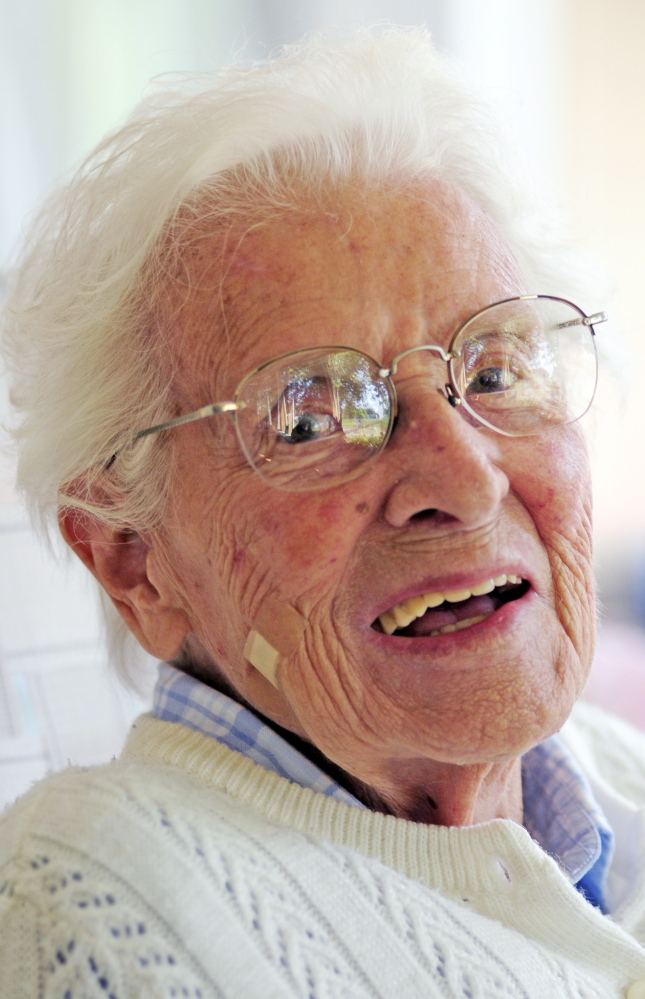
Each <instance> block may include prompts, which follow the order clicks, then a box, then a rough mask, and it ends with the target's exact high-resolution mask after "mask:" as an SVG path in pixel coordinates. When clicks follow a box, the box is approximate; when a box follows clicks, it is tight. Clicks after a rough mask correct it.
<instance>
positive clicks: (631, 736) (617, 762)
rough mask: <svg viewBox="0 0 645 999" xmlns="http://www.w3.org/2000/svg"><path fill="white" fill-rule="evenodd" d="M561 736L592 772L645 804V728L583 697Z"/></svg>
mask: <svg viewBox="0 0 645 999" xmlns="http://www.w3.org/2000/svg"><path fill="white" fill-rule="evenodd" d="M560 736H561V738H562V740H563V742H564V743H565V744H566V745H567V746H568V748H569V749H570V750H571V752H572V753H573V754H574V756H575V757H576V759H577V760H578V761H579V762H580V764H581V765H582V766H583V768H584V769H585V770H587V772H588V773H589V774H590V776H592V777H595V778H596V779H597V778H600V779H601V780H603V781H605V782H606V783H607V784H608V785H609V786H610V787H611V788H612V789H613V790H614V791H617V792H618V793H619V794H622V795H624V796H625V797H626V798H628V799H629V800H630V801H632V802H633V803H634V804H635V805H645V732H641V731H640V730H639V729H637V728H635V727H634V726H633V725H631V724H630V723H629V722H627V721H625V720H624V719H622V718H618V717H616V716H615V715H612V714H609V713H608V712H607V711H604V710H603V709H602V708H600V707H598V706H597V705H594V704H589V703H588V702H586V701H579V702H578V703H577V704H576V706H575V708H574V710H573V712H572V714H571V717H570V718H569V720H568V721H567V722H566V724H565V725H564V726H563V728H562V731H561V732H560Z"/></svg>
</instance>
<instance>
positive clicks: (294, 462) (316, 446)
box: [236, 347, 392, 489]
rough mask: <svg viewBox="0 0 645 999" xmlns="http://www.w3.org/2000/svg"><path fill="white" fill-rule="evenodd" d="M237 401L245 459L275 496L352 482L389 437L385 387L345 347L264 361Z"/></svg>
mask: <svg viewBox="0 0 645 999" xmlns="http://www.w3.org/2000/svg"><path fill="white" fill-rule="evenodd" d="M237 401H238V402H239V403H242V406H241V408H240V410H239V411H238V413H237V414H236V416H237V426H238V434H239V438H240V442H241V444H242V448H243V450H244V453H245V454H246V457H247V458H248V460H249V461H250V463H251V464H252V465H253V467H254V468H255V469H257V471H258V472H260V474H261V475H263V476H264V477H265V478H269V479H271V483H272V485H274V486H277V487H278V488H282V489H308V488H309V489H311V488H314V487H315V486H316V485H318V486H324V485H327V484H331V481H332V480H345V479H348V478H352V477H353V476H354V475H356V474H358V471H359V470H360V466H361V465H362V464H363V462H365V461H367V460H368V459H369V458H371V457H372V456H373V455H374V454H377V453H378V452H379V451H380V449H381V448H382V447H383V445H384V443H385V441H386V440H387V436H388V434H389V430H390V415H391V412H392V399H391V397H390V387H389V384H388V383H387V382H386V381H384V380H383V379H382V378H380V377H379V374H378V366H377V364H376V362H375V361H373V360H372V359H371V358H369V357H367V356H366V355H365V354H361V353H360V352H359V351H355V350H351V349H348V348H337V349H334V348H331V349H330V348H328V347H326V348H322V349H314V350H301V351H298V352H297V353H295V354H291V355H287V356H286V357H284V358H278V359H277V360H275V361H270V362H269V363H268V364H265V365H264V366H263V367H262V368H260V369H259V371H256V372H254V373H253V374H252V375H251V376H249V377H248V378H247V379H246V380H245V381H244V382H243V383H242V385H241V387H240V390H239V393H238V398H237Z"/></svg>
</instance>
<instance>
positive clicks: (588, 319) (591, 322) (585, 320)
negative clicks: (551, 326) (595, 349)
mask: <svg viewBox="0 0 645 999" xmlns="http://www.w3.org/2000/svg"><path fill="white" fill-rule="evenodd" d="M606 322H607V313H606V312H594V314H593V316H582V317H581V318H580V319H570V320H569V322H567V323H558V327H557V328H558V329H559V330H565V329H566V328H567V327H568V326H580V325H582V326H590V327H591V329H592V332H593V327H594V326H597V325H598V323H606Z"/></svg>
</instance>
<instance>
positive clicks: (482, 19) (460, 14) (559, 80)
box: [0, 0, 645, 807]
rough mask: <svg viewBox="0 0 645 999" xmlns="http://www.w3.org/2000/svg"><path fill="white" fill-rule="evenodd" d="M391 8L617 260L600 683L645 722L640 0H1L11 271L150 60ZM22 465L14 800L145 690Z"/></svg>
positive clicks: (8, 612)
mask: <svg viewBox="0 0 645 999" xmlns="http://www.w3.org/2000/svg"><path fill="white" fill-rule="evenodd" d="M380 20H390V21H392V22H394V23H397V24H419V23H425V24H426V25H427V26H428V27H429V29H430V30H431V32H432V34H433V36H434V39H435V42H436V44H437V45H438V46H439V47H440V48H441V49H443V50H445V51H448V52H450V53H452V54H453V55H455V56H457V57H458V58H459V59H460V60H461V61H462V63H463V65H464V69H465V72H466V73H467V75H468V77H469V78H470V80H471V82H472V84H473V85H474V87H475V88H476V90H477V91H478V92H479V94H480V95H481V97H482V98H483V99H485V100H486V101H488V102H489V103H490V104H492V105H493V106H494V107H495V108H496V109H497V110H498V112H499V115H500V117H501V119H502V120H503V122H504V123H505V126H506V128H507V129H508V131H509V132H510V134H511V135H512V137H513V139H514V141H515V142H516V144H518V145H519V147H520V151H521V155H522V157H523V159H524V162H525V164H526V168H527V170H528V172H529V173H530V175H531V177H532V178H533V182H534V183H535V184H536V185H537V186H538V187H540V188H543V189H544V190H545V191H546V192H547V193H548V195H549V196H550V197H551V198H552V199H555V201H556V202H558V203H559V204H561V205H562V206H563V208H564V209H565V211H566V212H568V214H569V218H570V222H571V227H572V232H573V234H574V236H575V238H576V240H577V241H578V243H579V245H580V246H581V247H583V248H586V249H588V250H591V251H592V252H593V253H594V254H595V255H596V257H597V258H599V260H600V261H601V263H602V264H603V265H604V266H605V268H606V271H607V274H608V275H609V290H610V292H611V295H610V301H607V300H606V298H607V296H606V292H605V290H604V289H603V290H602V291H601V290H600V289H599V291H598V300H597V301H589V302H582V303H581V305H582V306H583V307H584V308H586V309H587V311H594V310H596V309H597V308H602V307H607V308H611V312H612V319H613V328H614V332H616V331H617V332H618V334H619V336H620V338H621V339H620V342H619V343H618V344H617V346H616V351H617V364H616V369H617V374H616V375H615V376H613V378H612V376H609V375H607V374H604V375H603V378H602V384H601V391H600V400H599V405H598V407H597V408H596V412H595V414H594V416H593V417H592V418H591V420H590V422H589V432H590V437H591V442H592V443H591V447H592V458H593V465H594V473H595V507H596V546H597V560H598V575H599V580H600V585H601V598H602V601H603V604H604V608H605V611H604V624H603V628H602V631H601V639H600V645H599V653H598V657H597V667H596V669H595V671H594V674H593V675H592V680H591V683H590V687H589V696H591V697H593V698H594V699H596V700H599V701H600V702H601V703H603V704H604V705H605V706H607V707H610V708H613V709H614V710H618V711H620V712H622V713H623V714H625V715H626V716H627V717H629V718H631V719H632V720H633V721H634V722H636V723H637V724H640V725H641V726H642V727H645V652H644V649H645V639H644V638H643V632H642V631H641V627H642V626H643V625H645V555H644V553H645V502H644V500H643V493H644V491H645V490H644V487H645V469H644V465H645V447H644V444H643V439H642V437H643V432H644V430H645V392H644V391H643V384H644V381H645V342H644V340H643V335H642V331H643V326H644V323H643V318H642V316H643V310H644V308H645V306H644V305H643V302H642V300H641V297H642V290H643V285H644V281H643V277H642V275H643V274H645V239H644V238H643V234H644V233H645V196H644V195H643V193H642V190H641V187H642V183H643V181H642V178H643V177H645V120H644V118H645V112H644V110H643V109H644V107H645V61H644V60H643V58H642V50H643V43H644V42H645V4H643V3H642V0H612V2H611V3H609V2H608V0H486V2H485V3H483V2H482V0H234V2H232V0H0V274H5V273H6V270H7V269H8V267H9V265H10V260H11V255H12V252H13V248H14V246H15V244H16V241H17V240H18V239H19V236H20V233H21V231H22V228H23V226H24V224H25V220H27V219H28V218H29V215H30V213H31V212H32V211H33V209H34V207H35V206H36V205H37V204H38V203H39V201H40V200H41V199H42V198H43V196H44V195H45V194H46V193H47V192H48V191H49V190H50V188H51V187H52V185H54V184H55V183H56V182H57V180H59V179H60V178H61V177H63V176H64V175H65V174H66V173H67V172H68V171H69V170H70V169H71V168H73V167H74V165H75V164H77V163H78V161H79V160H80V158H81V157H82V156H83V155H84V154H85V153H86V152H87V151H88V150H89V148H90V147H91V146H92V145H93V144H94V143H95V142H96V141H98V139H99V138H101V136H102V135H103V133H104V132H105V131H106V130H107V129H109V128H111V127H113V126H114V125H115V124H117V123H118V122H119V121H121V120H122V119H123V117H124V116H125V115H126V114H127V112H128V111H129V110H130V108H131V107H132V106H133V105H134V104H135V103H136V102H137V101H138V100H139V99H140V98H141V97H142V95H143V94H144V92H145V88H146V85H147V83H148V81H149V79H150V78H151V77H153V76H155V75H158V74H161V73H166V72H173V71H196V70H210V69H216V68H217V67H218V66H220V65H222V64H223V63H224V62H227V61H230V60H231V59H232V58H240V59H242V60H252V59H255V58H259V57H262V56H264V55H266V54H268V53H270V52H271V51H272V50H274V49H275V48H277V47H278V46H280V45H281V44H283V43H285V42H291V41H295V40H296V39H298V38H299V37H300V36H301V35H302V34H304V33H305V32H306V31H308V30H310V29H312V28H317V27H326V26H333V25H337V26H340V27H343V28H351V27H352V26H355V25H357V24H360V23H367V24H372V23H374V22H377V21H380ZM535 291H542V292H548V291H549V289H548V288H547V289H535ZM604 332H605V327H599V335H603V334H604ZM1 399H2V401H1V402H0V415H2V416H3V417H4V416H5V415H6V412H7V404H6V400H5V392H4V388H3V390H2V393H1ZM12 477H13V473H12V467H11V461H10V459H9V458H8V457H4V458H1V459H0V567H1V571H0V807H1V806H2V804H3V803H4V802H6V801H9V800H11V799H12V798H13V797H14V796H15V795H16V794H17V793H18V792H19V791H22V790H23V789H24V788H25V787H27V786H28V784H29V783H30V782H31V781H32V780H33V779H35V778H36V777H38V776H40V775H41V774H42V773H43V772H44V771H45V770H46V769H47V768H48V767H59V766H63V765H64V764H65V763H66V762H67V761H71V762H74V763H81V764H90V763H93V762H95V761H99V760H103V759H108V758H109V757H110V756H111V755H112V754H113V753H116V752H118V750H119V746H120V743H121V741H122V739H123V735H124V733H125V731H126V729H127V726H128V724H129V722H130V719H131V718H132V716H133V715H134V713H136V712H137V711H138V710H139V709H140V707H141V704H142V703H143V704H145V700H146V694H145V690H144V693H143V694H142V697H141V698H136V697H134V696H133V695H131V694H129V693H127V692H124V691H123V690H122V689H121V688H119V686H118V684H117V683H116V681H115V680H113V679H112V677H111V676H110V674H109V672H108V670H107V669H106V663H105V656H104V652H103V647H102V640H101V633H100V625H99V617H98V612H97V608H96V603H95V594H94V591H93V588H92V585H91V581H90V580H89V579H88V578H86V576H85V574H84V571H82V570H81V568H80V566H75V565H67V564H66V563H65V562H64V561H63V562H61V561H60V560H56V558H55V557H54V556H52V555H51V554H49V553H48V552H47V551H45V550H44V548H43V546H42V545H41V544H40V542H39V541H38V540H37V539H36V538H35V536H34V535H33V533H32V532H31V529H30V528H29V526H28V523H27V520H26V516H25V514H24V512H23V509H22V507H21V505H20V503H19V502H18V499H17V497H16V496H15V494H14V491H13V487H12ZM144 687H145V684H144Z"/></svg>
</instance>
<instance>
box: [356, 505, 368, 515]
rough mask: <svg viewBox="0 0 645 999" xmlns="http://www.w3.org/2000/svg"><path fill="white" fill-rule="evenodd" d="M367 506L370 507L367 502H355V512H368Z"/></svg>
mask: <svg viewBox="0 0 645 999" xmlns="http://www.w3.org/2000/svg"><path fill="white" fill-rule="evenodd" d="M369 508H370V505H369V503H357V504H356V513H368V512H369Z"/></svg>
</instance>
